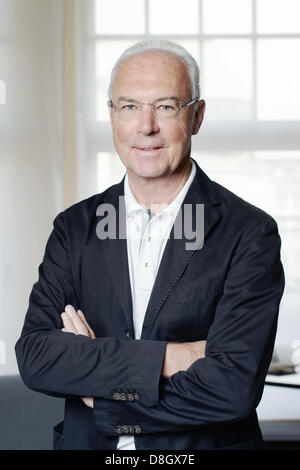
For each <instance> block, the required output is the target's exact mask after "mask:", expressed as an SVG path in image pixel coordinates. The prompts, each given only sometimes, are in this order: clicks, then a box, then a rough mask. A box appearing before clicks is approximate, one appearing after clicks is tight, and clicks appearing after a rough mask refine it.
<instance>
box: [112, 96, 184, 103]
mask: <svg viewBox="0 0 300 470" xmlns="http://www.w3.org/2000/svg"><path fill="white" fill-rule="evenodd" d="M163 100H177V101H179V98H178V96H162V97H160V98H157V99H156V100H154V103H156V102H157V101H163ZM120 101H127V102H130V103H140V101H139V100H136V99H134V98H130V97H128V96H120V98H119V99H118V102H120Z"/></svg>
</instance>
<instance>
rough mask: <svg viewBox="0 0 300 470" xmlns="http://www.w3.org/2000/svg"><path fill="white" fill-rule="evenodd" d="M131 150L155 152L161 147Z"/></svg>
mask: <svg viewBox="0 0 300 470" xmlns="http://www.w3.org/2000/svg"><path fill="white" fill-rule="evenodd" d="M133 148H134V149H137V150H142V151H144V152H155V151H157V150H160V149H162V148H163V147H133Z"/></svg>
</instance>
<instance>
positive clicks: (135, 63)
mask: <svg viewBox="0 0 300 470" xmlns="http://www.w3.org/2000/svg"><path fill="white" fill-rule="evenodd" d="M153 66H160V67H163V66H166V67H176V68H178V69H183V70H186V65H185V64H184V62H183V60H182V59H181V58H180V57H178V56H176V55H175V54H173V53H171V52H169V51H159V50H148V51H143V52H139V53H137V54H134V55H132V56H130V57H128V58H127V59H125V60H124V61H123V62H122V63H121V64H120V67H119V71H121V70H122V69H131V68H135V67H141V68H144V67H153Z"/></svg>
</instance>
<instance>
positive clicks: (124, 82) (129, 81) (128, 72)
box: [113, 51, 189, 96]
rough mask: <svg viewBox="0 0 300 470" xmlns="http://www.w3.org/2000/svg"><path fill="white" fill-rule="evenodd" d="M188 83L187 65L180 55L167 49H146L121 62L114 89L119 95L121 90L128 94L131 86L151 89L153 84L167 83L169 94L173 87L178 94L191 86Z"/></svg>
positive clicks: (143, 89) (162, 84)
mask: <svg viewBox="0 0 300 470" xmlns="http://www.w3.org/2000/svg"><path fill="white" fill-rule="evenodd" d="M188 84H189V78H188V71H187V67H186V65H185V64H184V63H183V61H182V60H181V59H180V58H179V57H177V56H175V55H174V54H172V53H169V52H167V51H144V52H142V53H138V54H135V55H134V56H131V57H129V58H127V59H126V60H125V61H124V62H122V63H121V64H120V66H119V69H118V71H117V73H116V76H115V79H114V83H113V89H114V90H115V91H117V94H118V95H119V92H120V93H121V94H122V95H123V94H124V93H125V94H126V95H127V91H130V90H129V89H131V88H134V89H136V90H138V89H140V90H141V91H145V89H146V88H147V87H148V88H149V87H150V89H151V87H152V86H160V85H161V86H162V87H164V85H166V87H167V88H166V93H167V94H168V95H169V94H170V91H171V90H170V88H172V89H173V91H174V92H175V93H174V94H175V95H176V96H178V93H179V94H181V93H182V89H183V90H186V89H187V88H189V85H188ZM153 91H154V90H153ZM177 91H178V93H177ZM172 94H173V93H172ZM119 96H120V95H119ZM160 96H163V95H160Z"/></svg>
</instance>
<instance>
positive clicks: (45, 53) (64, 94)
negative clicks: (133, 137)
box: [0, 0, 300, 446]
mask: <svg viewBox="0 0 300 470" xmlns="http://www.w3.org/2000/svg"><path fill="white" fill-rule="evenodd" d="M144 38H168V39H171V40H174V41H176V42H178V43H179V44H182V45H183V46H184V47H186V48H187V49H188V50H189V51H190V52H191V53H192V55H193V56H194V57H195V58H196V60H197V61H198V63H199V65H200V70H201V97H202V98H203V99H205V101H206V105H207V108H206V109H207V111H206V116H205V119H204V123H203V125H202V128H201V130H200V132H199V134H198V135H197V136H194V138H193V139H194V140H193V144H192V145H193V147H192V156H193V157H194V158H195V159H196V160H197V162H198V163H199V165H200V166H201V167H202V169H203V170H204V171H205V172H206V173H207V174H208V176H209V177H210V178H211V179H213V180H214V181H217V182H218V183H220V184H221V185H223V186H226V187H227V188H228V189H230V190H231V191H233V192H234V193H236V194H238V195H239V196H240V197H242V198H244V199H246V200H247V201H249V202H251V203H253V204H255V205H256V206H258V207H260V208H262V209H264V210H265V211H266V212H268V213H269V214H271V215H272V216H273V217H274V218H275V219H276V220H277V222H278V226H279V231H280V234H281V238H282V260H283V264H284V268H285V274H286V288H285V293H284V296H283V299H282V302H281V308H280V319H279V326H278V334H277V340H276V346H277V345H278V346H281V345H290V344H292V343H293V342H294V341H295V340H299V339H300V301H299V300H300V270H299V271H298V269H299V266H300V244H299V236H300V1H299V0H185V1H183V0H0V103H1V104H0V191H1V193H0V194H1V197H0V211H1V230H0V309H1V310H0V325H1V326H0V378H1V377H13V376H16V375H17V374H18V369H17V364H16V359H15V353H14V345H15V342H16V341H17V339H18V337H19V335H20V332H21V328H22V325H23V321H24V316H25V313H26V310H27V306H28V297H29V294H30V291H31V288H32V285H33V283H34V282H36V280H37V270H38V266H39V264H40V262H41V260H42V257H43V253H44V249H45V244H46V241H47V239H48V236H49V234H50V231H51V229H52V222H53V219H54V217H55V216H56V215H57V214H58V213H59V212H60V211H62V210H63V209H64V208H66V207H68V206H70V205H71V204H73V203H75V202H77V201H79V200H81V199H83V198H86V197H88V196H90V195H92V194H95V193H97V192H100V191H102V190H103V189H105V188H106V187H108V186H110V185H111V184H113V183H116V182H119V181H120V179H121V178H122V177H123V175H124V167H123V165H122V164H121V162H120V161H119V159H118V156H117V155H116V153H115V151H114V147H113V142H112V135H111V130H110V124H109V116H108V111H107V104H106V103H107V99H108V97H107V88H108V81H109V74H110V71H111V69H112V66H113V64H114V62H115V60H116V59H117V58H118V56H119V55H120V54H121V52H122V51H123V50H124V49H125V48H127V47H129V46H130V45H132V44H134V43H135V42H137V41H138V40H140V39H144ZM0 393H1V386H0ZM258 411H259V417H260V419H261V420H263V421H272V420H295V419H298V420H300V390H299V388H298V389H297V388H295V387H293V388H289V387H280V386H271V385H266V387H265V392H264V395H263V399H262V402H261V404H260V406H259V410H258ZM299 436H300V430H299ZM299 440H300V437H299ZM0 446H1V437H0Z"/></svg>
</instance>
